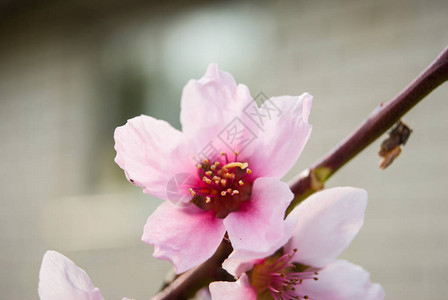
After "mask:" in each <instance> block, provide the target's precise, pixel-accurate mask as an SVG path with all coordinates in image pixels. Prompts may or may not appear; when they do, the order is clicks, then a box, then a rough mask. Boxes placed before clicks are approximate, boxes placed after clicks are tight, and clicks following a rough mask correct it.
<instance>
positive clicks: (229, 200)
mask: <svg viewBox="0 0 448 300" xmlns="http://www.w3.org/2000/svg"><path fill="white" fill-rule="evenodd" d="M237 159H238V153H235V158H234V161H233V162H229V159H228V156H227V154H226V153H222V154H221V159H219V160H217V161H214V162H210V161H209V160H208V159H204V160H203V161H202V162H201V163H200V164H198V165H197V167H198V175H199V178H200V182H199V183H198V184H197V186H195V187H191V188H190V194H191V195H192V199H191V202H193V203H194V204H196V205H197V206H198V207H200V208H202V209H205V210H212V211H214V212H215V215H216V217H217V218H225V217H226V216H227V215H228V214H229V213H231V212H233V211H238V210H239V209H240V207H241V204H242V203H244V202H246V201H248V200H249V198H250V195H251V191H252V181H251V178H250V175H249V174H250V173H251V172H252V171H251V170H250V169H249V168H248V167H249V164H248V163H247V162H239V161H238V160H237Z"/></svg>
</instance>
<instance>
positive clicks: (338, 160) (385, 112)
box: [286, 47, 448, 214]
mask: <svg viewBox="0 0 448 300" xmlns="http://www.w3.org/2000/svg"><path fill="white" fill-rule="evenodd" d="M447 80H448V47H447V48H445V50H444V51H443V52H442V53H441V54H440V55H439V57H437V58H436V60H435V61H434V62H433V63H431V65H430V66H429V67H428V68H427V69H426V70H425V71H423V73H422V74H421V75H420V76H418V77H417V78H416V79H415V80H414V81H413V82H412V83H411V84H410V85H409V86H408V87H406V88H405V89H404V90H403V91H401V92H400V93H399V94H398V95H397V96H396V97H395V98H393V99H392V100H390V101H389V102H387V103H386V104H384V105H381V106H380V107H379V108H377V109H376V110H375V111H374V112H373V113H372V114H371V115H370V116H369V117H368V118H367V119H366V120H365V121H364V122H363V123H362V124H361V125H360V126H359V127H358V128H357V129H355V131H354V132H353V133H352V134H350V135H349V136H348V137H347V138H345V139H344V140H343V141H342V142H340V143H339V144H338V146H336V147H335V148H334V149H332V150H331V151H329V152H328V153H327V154H326V155H325V156H324V157H323V158H322V159H320V160H319V161H318V162H316V163H315V164H313V165H312V166H311V168H309V169H308V170H306V171H305V172H304V173H302V174H301V175H299V176H298V178H296V179H295V180H293V181H292V183H291V184H290V188H291V190H292V192H293V193H294V195H295V198H294V200H293V202H291V204H290V206H289V207H288V209H287V211H286V214H288V213H289V212H291V210H292V209H293V208H294V207H296V206H297V204H299V203H300V202H301V201H302V200H303V199H305V198H306V197H308V196H309V195H311V194H313V193H314V192H316V191H318V190H319V189H321V188H323V186H324V183H325V181H326V180H327V179H328V178H330V176H332V175H333V174H334V173H335V172H336V171H337V170H339V169H340V168H341V167H342V166H344V165H345V164H346V163H347V162H349V161H350V160H351V159H352V158H354V157H355V156H356V155H357V154H359V153H360V152H361V151H362V150H364V149H365V148H366V147H367V146H368V145H370V144H371V143H372V142H373V141H375V140H376V139H377V138H378V137H380V136H381V135H382V134H383V133H384V132H386V131H387V129H389V128H390V127H392V126H393V125H394V124H395V123H396V122H398V121H399V120H400V118H401V117H402V116H403V115H404V114H405V113H407V112H408V111H409V110H410V109H411V108H412V107H413V106H414V105H416V104H417V103H418V102H419V101H421V100H422V99H423V98H425V97H426V96H427V95H428V94H429V93H431V92H432V91H433V90H435V89H436V88H437V87H438V86H439V85H441V84H442V83H444V82H445V81H447Z"/></svg>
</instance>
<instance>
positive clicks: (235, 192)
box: [232, 190, 240, 195]
mask: <svg viewBox="0 0 448 300" xmlns="http://www.w3.org/2000/svg"><path fill="white" fill-rule="evenodd" d="M239 193H240V191H238V190H233V191H232V195H238V194H239Z"/></svg>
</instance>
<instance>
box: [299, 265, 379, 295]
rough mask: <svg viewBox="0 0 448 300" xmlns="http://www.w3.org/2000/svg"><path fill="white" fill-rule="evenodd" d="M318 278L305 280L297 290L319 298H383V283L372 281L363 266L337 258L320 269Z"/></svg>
mask: <svg viewBox="0 0 448 300" xmlns="http://www.w3.org/2000/svg"><path fill="white" fill-rule="evenodd" d="M318 278H319V279H318V280H317V281H314V280H305V281H304V282H303V283H302V284H301V285H300V286H299V287H298V288H297V290H298V291H300V293H303V294H305V295H308V296H309V297H310V299H319V300H359V299H362V300H382V299H384V297H385V295H384V290H383V288H382V287H381V285H379V284H377V283H372V282H371V281H370V275H369V273H368V272H367V271H366V270H364V269H363V268H362V267H360V266H357V265H354V264H352V263H349V262H348V261H345V260H337V261H335V262H333V263H331V264H329V265H328V266H326V267H325V268H323V269H322V270H320V271H319V275H318Z"/></svg>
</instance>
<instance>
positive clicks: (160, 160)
mask: <svg viewBox="0 0 448 300" xmlns="http://www.w3.org/2000/svg"><path fill="white" fill-rule="evenodd" d="M311 102H312V96H311V95H309V94H306V93H305V94H303V95H302V96H282V97H273V98H270V99H268V100H267V101H266V102H265V103H264V104H262V105H261V106H258V105H257V103H256V102H255V101H254V100H253V99H252V97H251V95H250V93H249V89H248V88H247V87H246V86H245V85H242V84H238V85H237V84H236V82H235V80H234V79H233V77H232V76H231V75H230V74H229V73H226V72H223V71H220V70H218V68H217V66H216V65H215V64H211V65H210V66H209V68H208V70H207V72H206V74H205V75H204V77H202V78H201V79H199V80H190V81H189V82H188V84H187V85H186V86H185V88H184V90H183V93H182V99H181V115H180V120H181V123H182V131H179V130H177V129H175V128H173V127H172V126H171V125H169V124H168V123H167V122H165V121H162V120H158V119H155V118H153V117H149V116H144V115H142V116H139V117H136V118H133V119H130V120H128V122H127V123H126V124H125V125H124V126H121V127H118V128H117V129H116V130H115V136H114V137H115V149H116V151H117V156H116V158H115V161H116V163H117V164H118V165H119V166H120V167H121V168H122V169H123V170H124V172H125V174H126V178H127V179H128V180H129V181H130V182H131V183H133V184H134V185H137V186H139V187H141V188H143V191H144V192H145V193H148V194H150V195H154V196H156V197H159V198H162V199H165V200H167V201H165V202H164V203H163V204H161V205H160V206H159V207H158V208H157V209H156V211H155V212H154V213H153V214H152V215H151V216H150V217H149V218H148V221H147V223H146V226H145V227H144V233H143V236H142V240H143V241H144V242H145V243H148V244H151V245H153V246H154V256H155V257H156V258H160V259H166V260H169V261H171V262H172V263H173V264H174V267H175V270H176V272H178V273H181V272H184V271H186V270H188V269H190V268H193V267H195V266H197V265H199V264H200V263H202V262H204V261H205V260H207V259H208V258H209V257H211V256H212V255H213V253H214V252H215V251H216V249H217V247H218V246H219V244H220V243H221V241H222V239H223V238H224V236H225V235H227V236H228V239H229V240H230V242H231V243H232V246H233V248H234V249H236V250H240V252H239V253H240V254H241V255H242V256H244V254H245V253H247V254H250V255H251V256H254V255H255V256H257V254H256V253H258V252H262V253H264V252H266V251H273V250H274V249H276V248H278V247H279V245H282V244H284V243H285V242H286V240H285V237H287V236H288V233H290V232H292V230H293V229H294V222H291V221H288V220H286V221H285V220H284V212H285V209H286V207H287V206H288V205H289V203H290V202H291V200H292V199H293V194H292V193H291V191H290V190H289V188H288V186H287V185H286V184H285V183H283V182H281V181H280V178H281V177H282V176H284V175H285V174H286V172H288V170H289V169H290V168H291V167H292V166H293V165H294V163H295V162H296V160H297V158H298V156H299V155H300V153H301V151H302V149H303V147H304V145H305V143H306V142H307V140H308V138H309V135H310V133H311V125H309V124H308V115H309V112H310V108H311ZM254 253H255V254H254Z"/></svg>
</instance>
